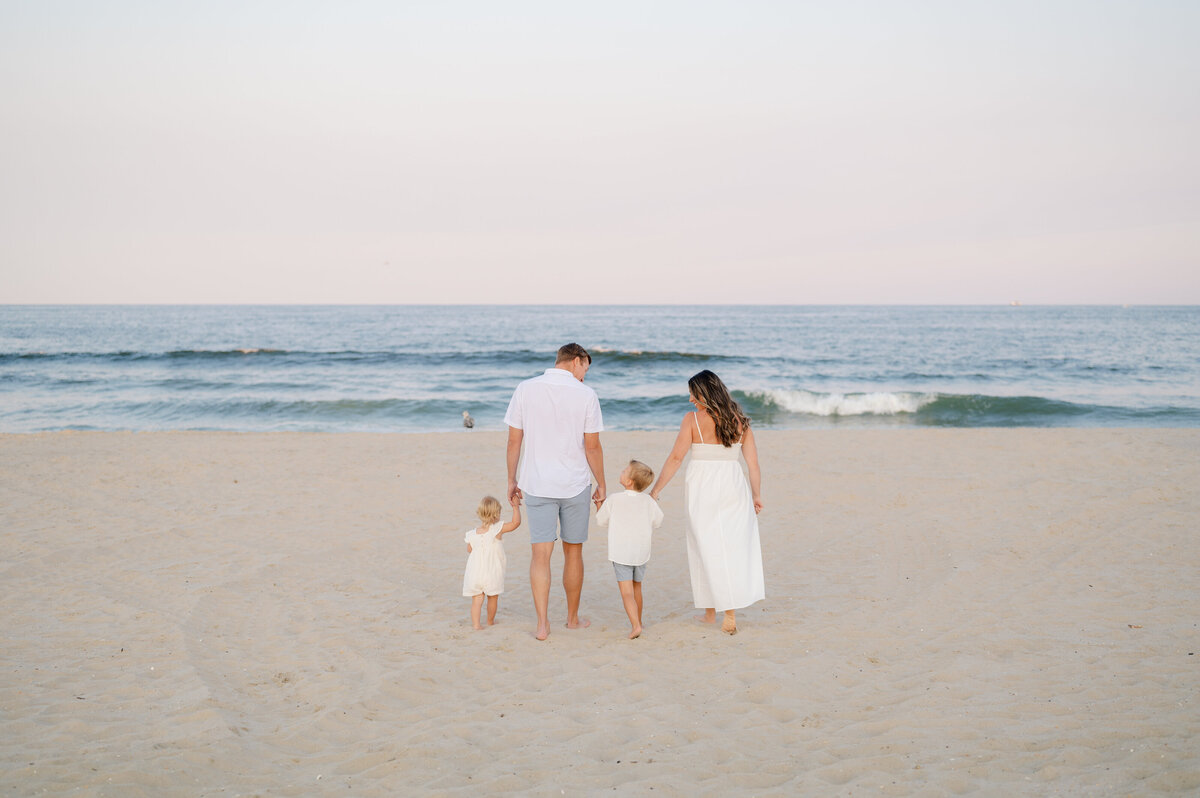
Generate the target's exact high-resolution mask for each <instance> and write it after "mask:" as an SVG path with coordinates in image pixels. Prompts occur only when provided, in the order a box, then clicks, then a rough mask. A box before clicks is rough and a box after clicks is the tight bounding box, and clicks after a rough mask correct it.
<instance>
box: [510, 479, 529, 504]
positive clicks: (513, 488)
mask: <svg viewBox="0 0 1200 798" xmlns="http://www.w3.org/2000/svg"><path fill="white" fill-rule="evenodd" d="M523 498H525V494H523V493H521V489H520V488H518V487H517V483H516V482H510V483H508V503H509V504H511V505H513V506H514V507H515V506H516V505H518V504H520V503H521V499H523Z"/></svg>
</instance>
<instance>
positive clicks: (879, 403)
mask: <svg viewBox="0 0 1200 798" xmlns="http://www.w3.org/2000/svg"><path fill="white" fill-rule="evenodd" d="M745 396H746V398H747V399H749V400H750V404H752V405H754V404H757V405H760V406H763V407H766V408H778V409H781V410H784V411H786V412H788V413H796V414H798V415H809V416H823V417H828V416H894V415H897V414H899V413H916V412H918V411H919V410H920V409H921V408H922V407H925V406H926V405H929V404H931V403H933V402H936V401H937V400H938V395H937V394H931V393H913V392H895V393H893V392H872V393H817V392H814V391H803V390H800V391H785V390H768V391H751V392H748V393H746V394H745Z"/></svg>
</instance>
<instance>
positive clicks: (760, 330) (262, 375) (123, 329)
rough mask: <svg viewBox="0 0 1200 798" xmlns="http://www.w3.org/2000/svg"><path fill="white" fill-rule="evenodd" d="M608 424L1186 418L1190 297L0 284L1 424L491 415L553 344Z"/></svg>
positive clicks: (33, 427)
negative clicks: (66, 296) (63, 298)
mask: <svg viewBox="0 0 1200 798" xmlns="http://www.w3.org/2000/svg"><path fill="white" fill-rule="evenodd" d="M568 341H575V342H577V343H579V344H582V345H583V346H584V347H586V348H587V349H588V350H589V351H590V352H591V353H592V355H593V364H592V368H591V371H590V372H589V373H588V377H587V382H588V384H589V385H591V386H592V387H594V388H595V389H596V391H597V393H598V394H599V396H600V401H601V406H602V408H603V412H604V420H605V425H606V427H607V428H609V429H650V430H656V429H674V428H675V427H676V426H677V425H678V423H679V419H680V417H681V416H682V414H683V413H685V412H686V411H687V410H689V409H690V405H689V404H688V402H687V379H688V377H690V376H691V375H692V374H694V373H696V372H697V371H700V370H701V369H711V370H712V371H715V372H716V373H717V374H718V375H720V376H721V378H722V379H724V380H725V382H726V384H727V385H729V387H730V388H731V389H732V390H733V391H734V395H735V397H736V398H737V399H738V401H739V402H741V403H742V405H743V407H744V408H745V409H746V411H747V412H748V414H749V415H750V417H751V418H752V419H753V421H754V423H755V425H756V426H757V427H759V428H765V429H788V428H830V427H929V426H941V427H1017V426H1021V427H1047V426H1049V427H1062V426H1083V427H1115V426H1121V427H1124V426H1130V427H1144V426H1155V427H1196V426H1200V307H1196V306H1171V307H1146V306H1136V307H1107V306H1106V307H1085V306H1064V307H1046V306H1017V307H1010V306H985V307H958V306H931V307H909V306H903V307H887V306H861V307H849V306H811V307H803V306H728V307H718V306H553V307H551V306H378V305H370V306H192V305H189V306H13V305H9V306H0V432H40V431H46V430H134V431H144V430H234V431H274V430H305V431H327V432H360V431H362V432H368V431H369V432H417V431H451V430H462V429H463V427H462V412H463V411H464V410H465V411H468V412H469V413H470V414H471V415H472V416H473V417H474V419H475V421H476V427H475V428H476V429H503V428H504V410H505V407H506V406H507V403H508V399H509V397H510V396H511V394H512V390H513V387H514V386H515V385H516V384H517V383H518V382H519V381H521V380H523V379H526V378H528V377H532V376H535V375H537V374H540V373H541V372H542V371H543V369H545V368H549V367H550V366H552V365H553V360H554V351H555V350H556V349H557V348H558V346H559V345H561V344H564V343H567V342H568Z"/></svg>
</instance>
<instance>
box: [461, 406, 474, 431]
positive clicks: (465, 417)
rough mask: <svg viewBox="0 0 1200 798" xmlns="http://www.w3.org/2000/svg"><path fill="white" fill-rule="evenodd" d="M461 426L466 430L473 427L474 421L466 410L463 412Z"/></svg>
mask: <svg viewBox="0 0 1200 798" xmlns="http://www.w3.org/2000/svg"><path fill="white" fill-rule="evenodd" d="M463 426H464V427H466V428H467V429H471V428H472V427H474V426H475V419H473V418H471V414H470V413H468V412H467V411H466V410H464V411H463Z"/></svg>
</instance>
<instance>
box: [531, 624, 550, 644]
mask: <svg viewBox="0 0 1200 798" xmlns="http://www.w3.org/2000/svg"><path fill="white" fill-rule="evenodd" d="M549 636H550V624H549V623H546V624H545V625H543V624H540V623H539V624H538V628H537V631H536V632H534V633H533V637H534V639H536V640H545V639H546V638H547V637H549Z"/></svg>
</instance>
